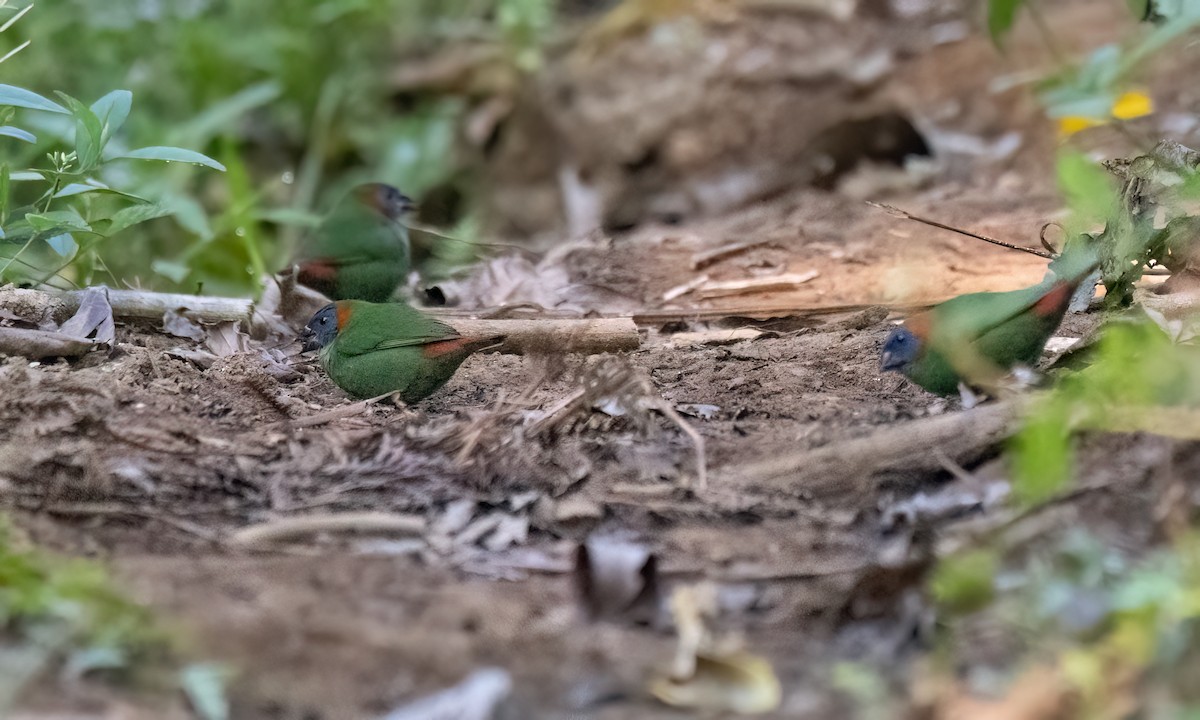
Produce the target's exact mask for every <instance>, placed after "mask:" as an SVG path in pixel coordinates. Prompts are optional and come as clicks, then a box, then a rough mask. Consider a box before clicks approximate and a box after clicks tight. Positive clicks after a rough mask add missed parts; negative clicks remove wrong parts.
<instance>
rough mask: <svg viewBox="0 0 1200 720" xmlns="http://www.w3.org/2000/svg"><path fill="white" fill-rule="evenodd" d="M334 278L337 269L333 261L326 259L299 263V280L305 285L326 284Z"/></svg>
mask: <svg viewBox="0 0 1200 720" xmlns="http://www.w3.org/2000/svg"><path fill="white" fill-rule="evenodd" d="M336 277H337V267H335V266H334V264H333V261H332V260H330V259H328V258H319V259H316V260H307V261H305V262H303V263H300V273H299V280H300V282H301V283H304V284H306V285H307V284H310V283H313V282H321V281H326V282H328V281H330V280H333V279H334V278H336Z"/></svg>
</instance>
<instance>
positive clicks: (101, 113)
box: [0, 85, 224, 283]
mask: <svg viewBox="0 0 1200 720" xmlns="http://www.w3.org/2000/svg"><path fill="white" fill-rule="evenodd" d="M57 95H58V97H59V100H61V102H62V104H59V103H56V102H54V101H52V100H49V99H48V98H45V97H42V96H41V95H38V94H37V93H34V92H32V91H30V90H26V89H24V88H19V87H15V86H12V85H0V113H2V115H3V118H4V122H5V123H6V126H7V123H8V122H11V121H12V119H13V117H14V116H15V114H16V110H17V109H21V110H23V111H24V112H27V113H28V112H33V113H46V114H51V115H56V116H69V118H70V120H69V124H70V125H71V126H72V128H73V130H74V140H73V144H72V147H71V148H70V149H60V150H55V151H53V152H51V153H49V155H48V156H47V160H48V164H47V165H46V166H42V167H37V168H27V169H23V170H16V171H13V170H12V169H11V168H10V167H9V165H8V163H0V177H2V178H3V182H0V191H3V196H2V197H0V239H2V240H3V241H4V242H3V244H0V283H3V282H9V281H25V282H30V281H31V282H34V283H41V282H46V281H49V280H50V279H51V278H53V277H55V276H58V275H59V274H60V273H62V272H63V271H64V270H66V269H67V268H68V267H74V268H75V269H76V270H81V272H78V273H76V275H77V277H78V279H79V280H81V281H82V282H83V283H91V282H92V281H93V277H92V272H91V271H92V269H94V267H95V265H96V263H95V257H96V251H97V249H98V247H99V245H100V243H101V242H102V241H103V240H105V239H107V238H109V237H112V236H114V235H116V234H118V233H121V232H124V231H126V230H128V229H129V228H131V227H133V226H135V225H138V224H140V223H142V222H146V221H148V220H150V219H153V218H155V217H160V216H162V215H164V214H166V211H165V210H163V209H162V208H160V207H157V206H155V205H154V204H153V203H151V202H149V201H147V200H144V199H142V198H140V197H138V196H136V195H133V194H131V193H128V192H124V191H122V190H119V189H116V188H114V187H113V186H112V185H110V184H109V183H107V182H105V179H107V176H108V175H109V174H111V173H109V172H108V170H109V167H110V166H111V165H112V164H115V163H118V162H119V161H121V160H127V159H128V160H156V161H163V162H183V163H193V164H198V165H206V166H208V167H211V168H214V169H217V170H224V167H222V166H221V165H220V163H217V162H216V161H214V160H212V159H210V158H208V157H206V156H204V155H201V154H200V153H197V152H193V151H191V150H185V149H182V148H175V147H162V146H154V147H145V148H139V149H136V150H127V151H124V152H117V153H112V152H109V153H106V152H105V151H106V150H107V149H108V147H109V146H110V144H111V143H112V140H113V138H114V136H115V135H116V134H117V132H118V131H119V130H120V129H121V127H122V126H123V125H124V124H125V121H126V119H127V118H128V117H129V111H130V108H131V107H132V103H133V95H132V93H130V92H129V91H127V90H115V91H113V92H110V93H108V94H107V95H104V96H103V97H101V98H100V99H99V100H97V101H96V102H94V103H93V104H92V105H90V106H88V105H85V104H83V103H82V102H80V101H79V100H76V99H75V98H73V97H71V96H70V95H67V94H66V93H62V92H60V93H57ZM7 127H10V128H11V129H12V130H14V131H17V133H18V134H15V135H14V133H13V132H9V133H7V134H8V135H9V136H10V137H17V139H21V140H26V141H31V142H37V138H36V137H35V136H34V135H33V133H29V132H26V131H24V130H22V129H21V128H18V127H15V126H7ZM20 133H24V134H26V135H28V136H29V137H28V138H26V137H21V136H20ZM29 138H32V140H30V139H29ZM14 180H18V181H21V182H24V183H27V185H26V186H25V187H23V188H21V189H20V192H19V193H18V192H14V190H16V188H14V187H13V186H12V184H11V183H12V181H14ZM21 199H24V200H25V204H18V203H20V202H21ZM114 279H115V278H114Z"/></svg>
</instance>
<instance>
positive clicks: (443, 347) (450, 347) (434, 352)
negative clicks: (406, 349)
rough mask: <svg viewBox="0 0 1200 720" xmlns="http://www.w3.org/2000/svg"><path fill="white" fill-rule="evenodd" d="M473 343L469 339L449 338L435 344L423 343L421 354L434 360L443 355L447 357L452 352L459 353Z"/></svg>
mask: <svg viewBox="0 0 1200 720" xmlns="http://www.w3.org/2000/svg"><path fill="white" fill-rule="evenodd" d="M473 342H474V341H473V340H471V339H470V338H464V337H459V338H450V339H449V340H438V341H437V342H431V343H425V344H424V345H422V346H421V352H423V353H424V354H425V357H427V358H436V357H441V356H443V355H449V354H450V353H453V352H459V351H461V350H462V349H464V348H465V347H466V346H467V345H470V344H471V343H473Z"/></svg>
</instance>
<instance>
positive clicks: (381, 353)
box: [321, 340, 465, 404]
mask: <svg viewBox="0 0 1200 720" xmlns="http://www.w3.org/2000/svg"><path fill="white" fill-rule="evenodd" d="M464 359H465V356H463V357H459V358H452V359H447V358H428V357H425V352H424V349H423V348H422V347H421V346H420V345H414V346H412V347H401V348H391V349H388V350H378V351H375V352H369V353H363V354H361V355H347V354H344V353H340V352H338V349H337V340H334V341H333V342H332V343H330V344H329V345H327V346H326V347H325V348H323V349H322V350H321V364H322V365H323V366H324V368H325V372H327V373H329V377H330V378H332V379H333V382H334V383H335V384H337V386H338V387H340V388H341V389H343V390H345V391H346V392H347V393H349V394H350V395H353V396H355V397H359V398H372V397H378V396H380V395H386V394H388V393H392V392H395V393H399V396H400V399H401V400H403V401H404V402H406V403H409V404H412V403H415V402H418V401H420V400H423V399H424V398H426V397H428V396H429V395H431V394H433V392H434V391H436V390H437V389H438V388H440V387H441V386H442V385H445V384H446V381H447V380H449V379H450V377H451V376H452V375H454V371H455V370H457V369H458V366H459V365H461V364H462V361H463V360H464Z"/></svg>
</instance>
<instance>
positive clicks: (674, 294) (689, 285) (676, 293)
mask: <svg viewBox="0 0 1200 720" xmlns="http://www.w3.org/2000/svg"><path fill="white" fill-rule="evenodd" d="M708 281H709V276H708V274H707V273H706V274H704V275H700V276H698V277H694V278H692V279H691V280H689V281H687V282H685V283H683V284H682V285H676V286H675V287H673V288H671V289H670V290H668V291H666V292H665V293H663V294H662V299H663V302H671V301H672V300H674V299H675V298H679V297H683V296H684V295H687V294H688V293H690V292H691V291H693V290H695V289H696V288H698V287H700V286H701V285H703V284H704V283H706V282H708Z"/></svg>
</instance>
